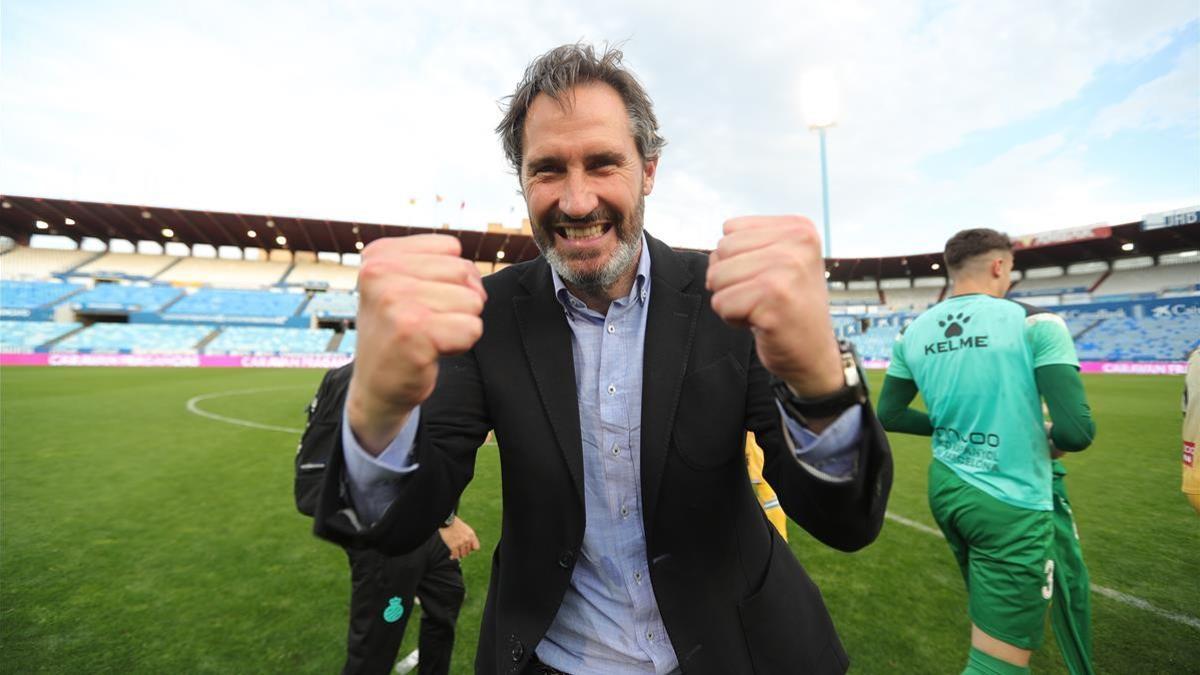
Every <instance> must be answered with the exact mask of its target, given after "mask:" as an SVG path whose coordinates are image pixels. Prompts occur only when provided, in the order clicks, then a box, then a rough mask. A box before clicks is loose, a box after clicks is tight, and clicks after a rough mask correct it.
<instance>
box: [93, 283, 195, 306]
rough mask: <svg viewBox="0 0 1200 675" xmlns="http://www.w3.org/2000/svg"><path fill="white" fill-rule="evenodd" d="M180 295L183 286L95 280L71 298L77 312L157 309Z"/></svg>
mask: <svg viewBox="0 0 1200 675" xmlns="http://www.w3.org/2000/svg"><path fill="white" fill-rule="evenodd" d="M181 295H183V290H182V289H179V288H175V287H173V286H127V285H125V284H98V285H96V286H95V287H94V288H92V289H91V290H87V291H84V292H82V293H80V294H78V295H75V296H72V297H71V301H70V302H71V309H74V310H75V311H77V312H93V313H95V312H157V311H159V310H160V309H162V308H163V306H164V305H166V304H167V303H169V302H171V301H172V300H174V299H175V298H178V297H179V296H181Z"/></svg>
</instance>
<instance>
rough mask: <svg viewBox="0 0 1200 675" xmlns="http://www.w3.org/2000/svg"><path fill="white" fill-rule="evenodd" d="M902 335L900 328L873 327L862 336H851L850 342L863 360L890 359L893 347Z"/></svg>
mask: <svg viewBox="0 0 1200 675" xmlns="http://www.w3.org/2000/svg"><path fill="white" fill-rule="evenodd" d="M899 333H900V327H899V326H872V327H871V328H870V329H868V330H867V332H866V333H863V334H862V335H852V336H850V342H852V343H854V348H855V349H856V350H857V351H858V355H859V357H860V358H863V359H890V358H892V345H893V344H895V342H896V336H897V335H898V334H899Z"/></svg>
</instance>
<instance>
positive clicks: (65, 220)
mask: <svg viewBox="0 0 1200 675" xmlns="http://www.w3.org/2000/svg"><path fill="white" fill-rule="evenodd" d="M63 222H64V223H66V224H67V225H74V224H75V219H74V218H64V219H63Z"/></svg>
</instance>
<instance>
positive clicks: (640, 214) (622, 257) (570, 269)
mask: <svg viewBox="0 0 1200 675" xmlns="http://www.w3.org/2000/svg"><path fill="white" fill-rule="evenodd" d="M645 210H646V198H645V196H639V197H638V202H637V206H635V207H634V210H633V213H632V214H631V216H630V217H629V218H628V219H626V218H625V217H624V216H623V215H622V214H621V213H619V212H617V211H615V210H614V209H611V208H609V207H607V206H605V205H603V204H601V205H600V206H598V207H597V208H596V209H594V210H593V211H592V212H591V213H589V214H587V215H586V216H584V217H582V218H570V217H568V216H567V215H565V214H564V213H563V212H562V211H559V210H558V209H557V208H555V209H552V210H551V211H549V212H547V213H546V217H545V219H544V220H542V221H534V225H533V227H532V228H531V230H532V232H533V242H534V243H535V244H536V245H537V247H538V250H539V251H541V252H542V255H543V256H545V258H546V262H548V263H550V267H551V268H552V269H553V270H554V271H555V272H557V273H558V276H559V277H561V278H562V280H563V281H564V282H566V283H567V284H568V285H570V286H572V287H574V288H575V289H578V290H579V291H580V292H583V293H599V292H602V291H604V290H605V289H608V288H611V287H612V286H613V285H614V284H616V283H617V282H618V281H620V279H621V277H623V276H625V275H626V274H628V273H629V272H630V270H632V269H635V268H636V267H637V261H638V254H639V253H640V252H641V249H640V246H641V243H642V223H643V220H644V218H645ZM530 216H531V218H530V220H531V221H532V220H533V218H532V214H530ZM601 222H607V223H609V224H611V226H612V227H613V228H614V229H615V231H616V234H617V247H616V249H615V250H613V252H612V254H611V255H610V256H609V258H608V260H607V261H606V262H604V263H602V264H600V265H599V266H591V265H586V264H583V263H587V262H590V261H591V260H593V259H595V258H598V257H600V256H602V255H604V254H603V253H601V252H594V253H584V254H571V255H565V254H564V253H562V252H561V251H559V250H558V248H557V247H555V245H554V244H555V239H554V237H555V234H554V228H556V227H572V226H573V227H581V226H588V225H592V224H595V223H601Z"/></svg>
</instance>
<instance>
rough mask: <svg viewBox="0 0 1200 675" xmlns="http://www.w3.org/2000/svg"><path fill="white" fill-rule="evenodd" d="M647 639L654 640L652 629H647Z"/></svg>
mask: <svg viewBox="0 0 1200 675" xmlns="http://www.w3.org/2000/svg"><path fill="white" fill-rule="evenodd" d="M646 639H647V640H650V641H653V640H654V633H651V632H650V631H646Z"/></svg>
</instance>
